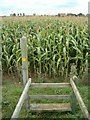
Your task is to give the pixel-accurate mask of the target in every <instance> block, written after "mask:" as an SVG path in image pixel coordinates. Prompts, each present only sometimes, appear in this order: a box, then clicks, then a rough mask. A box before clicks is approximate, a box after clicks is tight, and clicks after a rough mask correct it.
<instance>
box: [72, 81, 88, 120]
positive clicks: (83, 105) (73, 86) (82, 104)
mask: <svg viewBox="0 0 90 120" xmlns="http://www.w3.org/2000/svg"><path fill="white" fill-rule="evenodd" d="M70 83H71V86H72V89H73V91H74V94H75V95H76V98H77V101H78V103H79V106H80V108H81V110H82V112H83V114H84V117H85V118H87V119H88V120H90V114H89V112H88V110H87V108H86V106H85V104H84V102H83V100H82V98H81V96H80V93H79V91H78V89H77V87H76V85H75V83H74V81H73V80H72V79H70Z"/></svg>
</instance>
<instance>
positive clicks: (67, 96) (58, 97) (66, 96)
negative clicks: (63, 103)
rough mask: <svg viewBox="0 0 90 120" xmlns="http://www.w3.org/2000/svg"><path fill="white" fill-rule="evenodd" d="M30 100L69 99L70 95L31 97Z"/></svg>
mask: <svg viewBox="0 0 90 120" xmlns="http://www.w3.org/2000/svg"><path fill="white" fill-rule="evenodd" d="M29 97H30V100H31V99H32V100H42V99H69V98H70V97H71V96H70V95H30V96H29Z"/></svg>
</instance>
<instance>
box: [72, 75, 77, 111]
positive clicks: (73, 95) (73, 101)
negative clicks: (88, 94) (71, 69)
mask: <svg viewBox="0 0 90 120" xmlns="http://www.w3.org/2000/svg"><path fill="white" fill-rule="evenodd" d="M71 79H72V80H73V81H74V82H75V84H77V83H78V82H77V80H78V78H77V77H76V76H73V78H71ZM76 103H77V102H76V96H75V94H74V91H73V90H72V95H71V108H72V113H75V110H76Z"/></svg>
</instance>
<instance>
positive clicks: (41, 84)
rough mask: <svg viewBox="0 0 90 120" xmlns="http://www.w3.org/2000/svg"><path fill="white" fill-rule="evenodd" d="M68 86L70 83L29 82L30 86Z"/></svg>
mask: <svg viewBox="0 0 90 120" xmlns="http://www.w3.org/2000/svg"><path fill="white" fill-rule="evenodd" d="M69 86H70V83H31V87H32V88H63V87H69Z"/></svg>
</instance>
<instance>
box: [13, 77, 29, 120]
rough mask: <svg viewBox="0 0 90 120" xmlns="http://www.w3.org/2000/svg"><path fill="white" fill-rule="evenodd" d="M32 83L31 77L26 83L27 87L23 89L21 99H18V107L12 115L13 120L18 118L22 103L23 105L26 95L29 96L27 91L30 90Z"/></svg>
mask: <svg viewBox="0 0 90 120" xmlns="http://www.w3.org/2000/svg"><path fill="white" fill-rule="evenodd" d="M30 84H31V78H29V80H28V82H27V83H26V85H25V88H24V90H23V93H22V95H21V97H20V99H19V101H18V103H17V105H16V108H15V110H14V112H13V115H12V117H11V120H13V118H18V115H19V112H20V110H21V108H22V105H23V103H24V100H25V99H26V97H27V92H28V90H29V86H30Z"/></svg>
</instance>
